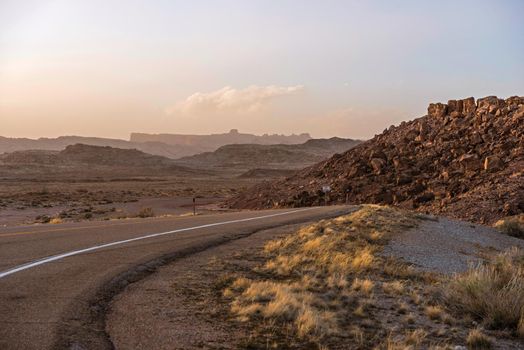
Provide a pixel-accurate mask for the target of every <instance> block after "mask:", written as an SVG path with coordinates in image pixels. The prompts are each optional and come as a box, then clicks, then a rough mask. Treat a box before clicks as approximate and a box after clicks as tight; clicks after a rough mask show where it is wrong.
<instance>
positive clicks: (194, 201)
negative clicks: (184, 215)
mask: <svg viewBox="0 0 524 350" xmlns="http://www.w3.org/2000/svg"><path fill="white" fill-rule="evenodd" d="M195 215H196V197H193V216H195Z"/></svg>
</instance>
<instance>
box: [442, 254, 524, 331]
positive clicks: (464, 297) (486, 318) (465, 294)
mask: <svg viewBox="0 0 524 350" xmlns="http://www.w3.org/2000/svg"><path fill="white" fill-rule="evenodd" d="M523 261H524V253H523V252H522V251H521V250H518V249H511V250H509V251H507V252H505V253H502V254H500V255H498V256H497V257H495V258H494V259H493V260H492V261H490V262H488V263H484V264H479V265H477V266H475V267H471V268H470V269H469V270H468V271H466V272H464V273H462V274H457V275H455V276H454V277H453V278H452V279H451V280H450V282H449V283H448V284H447V286H446V287H447V290H446V291H445V296H446V299H447V302H448V305H449V306H450V308H452V309H456V310H459V311H461V312H465V313H467V314H470V315H471V316H473V317H474V318H476V319H479V320H481V321H482V322H484V324H485V325H486V326H487V327H491V328H495V329H503V328H509V329H512V330H514V331H515V332H516V333H518V332H519V327H520V326H519V325H521V324H523V323H524V321H523V317H524V263H523Z"/></svg>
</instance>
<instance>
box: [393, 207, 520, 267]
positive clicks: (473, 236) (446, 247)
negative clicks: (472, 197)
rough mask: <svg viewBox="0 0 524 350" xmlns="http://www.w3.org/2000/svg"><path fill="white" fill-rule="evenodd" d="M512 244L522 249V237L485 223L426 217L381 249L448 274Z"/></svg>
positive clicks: (418, 265)
mask: <svg viewBox="0 0 524 350" xmlns="http://www.w3.org/2000/svg"><path fill="white" fill-rule="evenodd" d="M511 247H520V248H523V249H524V240H522V239H518V238H514V237H510V236H507V235H505V234H502V233H500V232H498V231H497V230H496V229H494V228H492V227H488V226H483V225H477V224H472V223H469V222H465V221H457V220H451V219H447V218H443V217H428V220H425V221H423V222H422V223H421V224H420V225H419V226H418V227H417V228H415V229H412V230H409V231H406V232H403V233H401V234H399V235H396V236H395V237H394V238H393V239H391V241H390V242H389V244H388V245H387V246H386V247H385V250H384V253H385V254H386V255H391V256H395V257H398V258H402V259H403V260H404V261H406V262H408V263H411V264H414V265H415V266H417V267H418V268H420V269H422V270H426V271H432V272H440V273H444V274H451V273H455V272H462V271H464V270H466V269H467V268H468V266H469V264H476V263H478V262H480V261H482V260H483V257H485V256H486V254H490V253H495V252H500V251H504V250H506V249H509V248H511Z"/></svg>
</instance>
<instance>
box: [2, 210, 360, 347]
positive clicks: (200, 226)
mask: <svg viewBox="0 0 524 350" xmlns="http://www.w3.org/2000/svg"><path fill="white" fill-rule="evenodd" d="M351 209H352V207H347V206H329V207H315V208H304V209H286V210H265V211H256V212H249V211H245V212H235V213H224V214H213V215H203V216H194V217H177V218H152V219H141V220H121V221H103V222H87V223H85V222H84V223H66V224H62V225H57V226H52V225H41V226H24V227H15V228H3V229H0V349H24V350H25V349H75V350H81V349H104V348H109V349H110V348H112V344H111V343H110V341H109V340H108V339H107V335H106V333H105V330H104V328H105V323H104V316H105V308H106V307H107V305H108V303H109V302H110V300H111V298H112V297H113V296H114V295H115V294H116V293H118V292H120V291H121V290H122V289H123V288H125V286H126V285H127V284H128V283H130V282H133V281H136V280H138V279H140V278H141V277H143V276H145V275H146V274H148V273H151V272H153V271H154V269H155V268H156V267H157V266H159V265H162V264H165V263H168V262H170V261H174V260H176V258H178V257H180V256H186V255H189V254H192V253H195V252H198V251H202V250H205V249H207V248H209V247H212V246H215V245H218V244H222V243H225V242H227V241H230V240H232V239H236V238H240V237H244V236H246V235H249V234H251V233H253V232H256V231H258V230H262V229H267V228H271V227H276V226H281V225H286V224H292V223H300V222H306V221H312V220H318V219H321V218H326V217H333V216H337V215H341V214H344V213H347V212H348V211H350V210H351Z"/></svg>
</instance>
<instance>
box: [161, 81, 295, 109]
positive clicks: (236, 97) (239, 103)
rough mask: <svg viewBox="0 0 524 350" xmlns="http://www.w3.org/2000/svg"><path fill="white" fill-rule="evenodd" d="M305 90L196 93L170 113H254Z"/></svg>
mask: <svg viewBox="0 0 524 350" xmlns="http://www.w3.org/2000/svg"><path fill="white" fill-rule="evenodd" d="M303 90H304V87H303V86H302V85H296V86H275V85H269V86H256V85H252V86H249V87H247V88H245V89H235V88H232V87H230V86H226V87H223V88H222V89H219V90H216V91H212V92H196V93H194V94H192V95H191V96H189V97H188V98H186V99H185V100H183V101H179V102H178V103H176V104H175V105H174V106H173V107H171V108H169V109H168V110H167V111H168V113H177V112H179V113H184V114H193V113H213V112H228V113H231V112H233V113H252V112H256V111H259V110H261V109H262V108H264V107H265V106H267V105H268V104H269V103H270V102H271V100H274V99H276V98H278V97H283V96H289V95H294V94H297V93H300V92H301V91H303Z"/></svg>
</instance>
